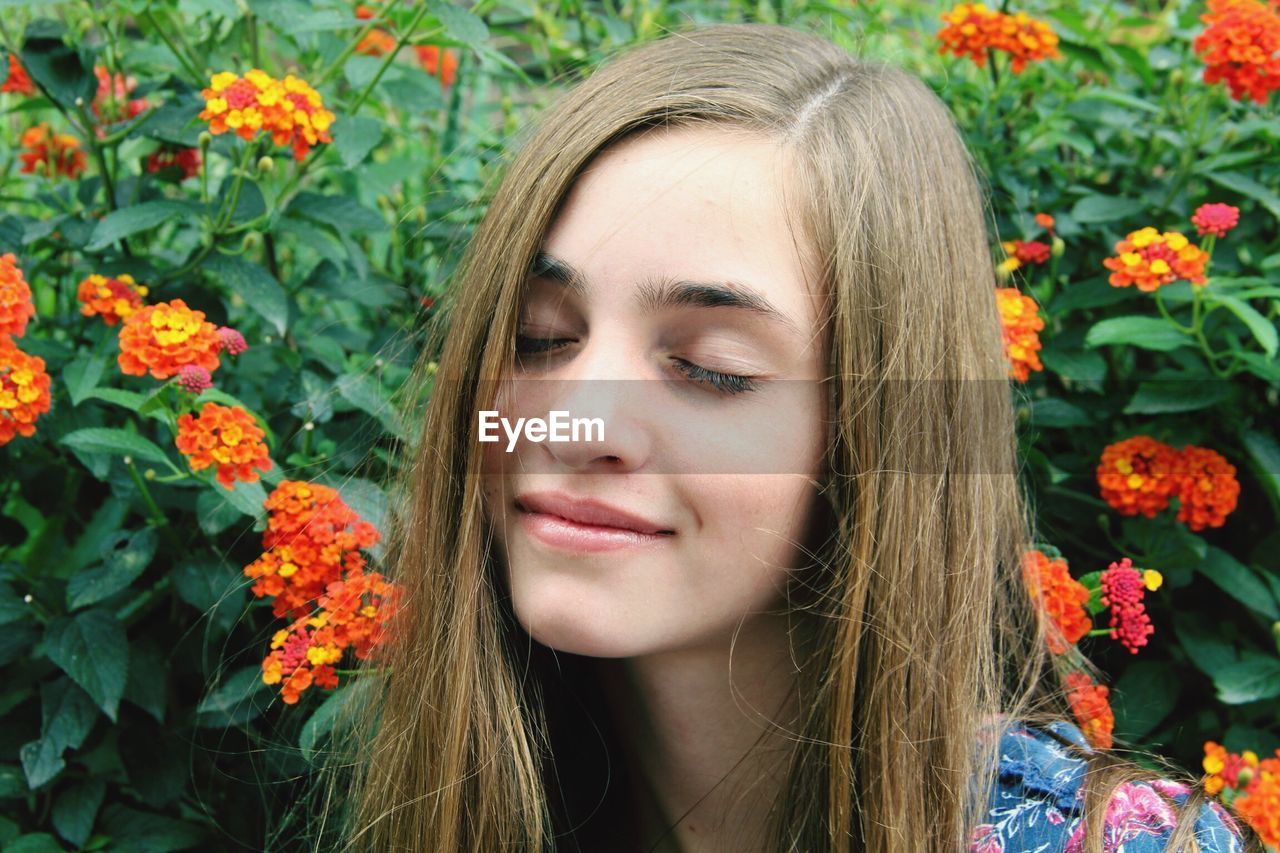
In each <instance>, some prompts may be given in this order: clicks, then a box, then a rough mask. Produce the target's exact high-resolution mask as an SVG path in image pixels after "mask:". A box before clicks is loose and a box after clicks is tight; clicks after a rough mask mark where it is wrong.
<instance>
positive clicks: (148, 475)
mask: <svg viewBox="0 0 1280 853" xmlns="http://www.w3.org/2000/svg"><path fill="white" fill-rule="evenodd" d="M142 477H143V479H145V480H154V479H155V478H156V469H155V468H148V469H147V470H145V471H143V472H142Z"/></svg>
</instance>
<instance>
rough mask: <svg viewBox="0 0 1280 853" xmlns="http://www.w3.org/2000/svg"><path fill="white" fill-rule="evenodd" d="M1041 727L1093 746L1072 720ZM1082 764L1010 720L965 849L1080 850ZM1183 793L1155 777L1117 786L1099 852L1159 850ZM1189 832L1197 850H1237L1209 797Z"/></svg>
mask: <svg viewBox="0 0 1280 853" xmlns="http://www.w3.org/2000/svg"><path fill="white" fill-rule="evenodd" d="M1048 728H1049V729H1051V730H1052V731H1054V732H1055V733H1056V734H1058V735H1060V736H1062V737H1064V738H1066V739H1067V740H1070V741H1072V742H1074V743H1077V744H1079V745H1080V746H1082V747H1084V748H1085V750H1086V751H1088V752H1092V750H1090V749H1089V746H1088V743H1087V742H1086V740H1085V736H1084V733H1083V732H1081V731H1080V729H1079V728H1078V727H1076V726H1074V725H1072V724H1071V723H1068V722H1066V721H1060V722H1055V723H1052V724H1050V725H1049V726H1048ZM1085 769H1086V765H1085V761H1084V759H1082V758H1077V757H1075V756H1074V755H1072V754H1070V753H1069V752H1068V751H1067V747H1065V746H1063V745H1062V744H1060V743H1058V741H1056V740H1054V739H1053V738H1052V737H1051V736H1050V735H1049V734H1047V733H1046V732H1045V731H1044V730H1043V729H1039V728H1036V727H1033V726H1027V725H1022V724H1017V723H1015V724H1013V725H1010V726H1009V727H1008V728H1006V729H1005V730H1004V732H1003V734H1002V736H1001V739H1000V767H999V773H1000V777H999V780H998V783H997V784H996V786H995V787H994V789H993V791H992V795H991V801H990V809H989V811H988V812H987V817H986V821H985V822H983V823H981V824H979V825H978V826H976V827H974V829H973V833H972V835H971V839H970V847H969V850H970V853H1082V851H1083V850H1084V820H1083V815H1084V811H1083V798H1084V788H1083V786H1082V784H1081V783H1082V782H1083V780H1084V773H1085ZM1190 793H1191V792H1190V789H1188V788H1187V787H1186V786H1185V785H1182V784H1180V783H1177V782H1173V781H1171V780H1168V779H1160V778H1156V779H1153V780H1152V781H1150V782H1132V783H1125V784H1123V785H1121V786H1120V787H1119V788H1118V789H1117V790H1116V793H1115V795H1113V796H1112V798H1111V801H1110V802H1109V803H1108V804H1107V814H1106V820H1105V822H1104V825H1103V850H1105V851H1108V853H1156V851H1163V850H1165V849H1166V844H1167V842H1168V840H1169V837H1170V836H1171V835H1172V834H1173V830H1174V828H1175V814H1174V806H1173V805H1171V804H1170V802H1169V799H1172V800H1173V803H1175V804H1177V805H1181V804H1182V803H1183V802H1185V801H1186V799H1187V796H1188V795H1189V794H1190ZM1162 795H1164V796H1162ZM1166 797H1167V798H1169V799H1166ZM1195 831H1196V841H1197V842H1198V843H1199V845H1200V850H1201V851H1202V853H1240V851H1242V850H1243V849H1244V845H1243V843H1242V841H1241V837H1240V830H1239V826H1238V824H1237V823H1236V821H1235V819H1234V818H1233V817H1232V816H1231V815H1229V814H1227V812H1226V811H1225V810H1224V809H1223V808H1222V806H1220V805H1219V804H1218V803H1216V802H1213V801H1209V802H1206V803H1205V804H1204V805H1203V806H1202V807H1201V808H1200V811H1199V814H1198V815H1197V817H1196V824H1195Z"/></svg>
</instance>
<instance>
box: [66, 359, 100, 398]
mask: <svg viewBox="0 0 1280 853" xmlns="http://www.w3.org/2000/svg"><path fill="white" fill-rule="evenodd" d="M106 366H107V359H106V358H105V357H104V356H103V355H101V354H100V353H84V354H83V355H81V356H80V357H79V358H77V359H76V360H75V361H72V362H69V363H68V364H67V366H66V367H64V368H63V369H62V381H63V382H64V383H65V384H66V386H67V393H68V394H70V395H71V405H73V406H78V405H80V402H81V401H82V400H84V399H85V398H86V397H88V396H89V395H90V394H91V393H92V392H93V389H94V386H95V385H97V384H98V380H99V379H101V378H102V372H103V370H105V369H106Z"/></svg>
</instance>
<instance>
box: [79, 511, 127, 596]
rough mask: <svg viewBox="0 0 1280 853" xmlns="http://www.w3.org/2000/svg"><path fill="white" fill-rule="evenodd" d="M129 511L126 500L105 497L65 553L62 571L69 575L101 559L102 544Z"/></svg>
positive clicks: (118, 527) (117, 527)
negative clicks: (69, 549) (67, 552)
mask: <svg viewBox="0 0 1280 853" xmlns="http://www.w3.org/2000/svg"><path fill="white" fill-rule="evenodd" d="M128 512H129V504H128V502H127V501H123V500H120V499H119V498H114V497H113V498H107V499H106V500H105V501H103V502H102V504H101V505H100V506H99V507H98V508H97V509H96V510H94V513H93V517H92V518H91V519H89V523H88V524H87V525H85V528H84V532H83V533H81V534H80V538H79V539H77V540H76V544H75V546H74V547H73V548H72V549H71V552H70V553H69V554H68V555H67V558H66V560H65V566H64V571H66V572H67V573H68V574H67V575H64V576H66V577H69V576H70V575H71V574H74V573H75V572H77V571H79V570H80V569H83V568H84V567H85V566H87V565H89V564H91V563H94V562H96V561H98V560H100V559H102V546H103V544H104V543H105V542H106V541H107V540H108V539H109V538H110V537H111V536H112V535H114V534H115V532H116V531H117V530H119V529H120V523H121V522H122V521H124V517H125V514H126V513H128Z"/></svg>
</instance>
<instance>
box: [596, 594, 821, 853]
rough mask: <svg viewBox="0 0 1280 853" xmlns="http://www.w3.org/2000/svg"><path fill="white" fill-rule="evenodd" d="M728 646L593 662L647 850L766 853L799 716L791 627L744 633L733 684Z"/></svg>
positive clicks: (751, 625) (756, 621)
mask: <svg viewBox="0 0 1280 853" xmlns="http://www.w3.org/2000/svg"><path fill="white" fill-rule="evenodd" d="M729 646H730V641H729V639H728V638H725V639H724V641H723V643H720V644H716V645H710V646H707V647H703V648H697V649H682V650H679V651H675V652H667V653H662V654H657V655H651V656H646V657H642V658H625V659H596V660H595V661H594V664H595V669H596V672H597V676H598V678H599V683H600V685H601V687H602V689H603V690H604V693H605V696H606V701H607V702H608V704H609V707H610V710H611V713H612V716H613V718H614V721H615V725H616V728H617V731H618V734H619V736H620V738H621V741H622V743H623V748H624V750H625V753H624V755H623V756H622V762H623V763H624V765H625V772H627V773H628V774H629V776H630V779H631V781H632V790H633V791H635V792H636V795H637V797H638V798H639V799H640V802H636V803H634V804H632V805H633V807H634V808H635V809H636V811H637V813H638V815H639V819H640V822H641V831H642V832H643V833H644V837H643V838H642V839H640V840H641V842H642V849H644V850H653V851H655V853H667V852H668V851H669V852H670V853H702V851H721V850H733V851H744V853H750V851H756V850H760V851H763V850H764V849H765V845H766V843H767V840H768V831H769V821H770V820H772V819H774V817H775V814H774V810H773V805H774V802H775V800H776V799H777V796H778V794H779V793H780V791H781V788H782V785H783V784H784V781H785V777H786V771H787V767H788V764H789V760H790V757H791V749H792V747H793V745H794V739H793V738H789V737H787V735H786V734H785V732H794V731H795V720H796V717H797V712H798V708H799V703H798V701H797V697H796V666H795V664H794V663H793V661H792V656H791V651H790V649H791V643H790V642H789V640H788V637H787V620H786V617H783V616H775V615H769V616H764V615H756V616H754V617H752V619H751V620H750V621H748V622H745V623H744V624H743V625H742V627H741V629H740V630H739V631H738V632H737V637H736V640H735V641H734V645H733V654H732V683H731V681H730V672H731V670H730V651H729ZM771 724H777V726H778V727H781V729H782V732H779V731H777V730H776V728H774V727H773V726H771ZM655 845H656V846H655Z"/></svg>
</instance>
